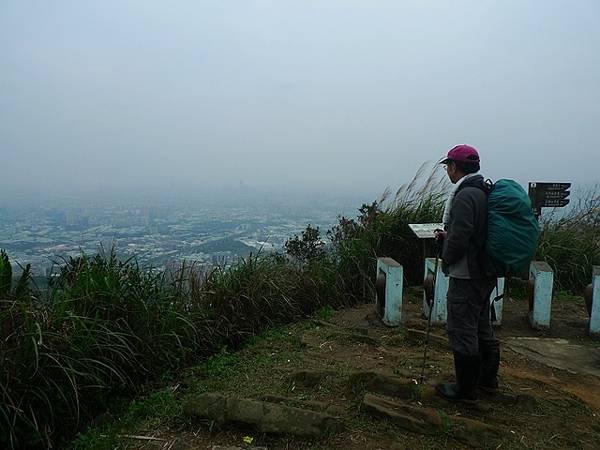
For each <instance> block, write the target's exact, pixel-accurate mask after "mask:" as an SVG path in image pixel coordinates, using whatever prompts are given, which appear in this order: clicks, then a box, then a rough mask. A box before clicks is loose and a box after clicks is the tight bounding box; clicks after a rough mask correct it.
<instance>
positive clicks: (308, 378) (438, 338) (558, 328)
mask: <svg viewBox="0 0 600 450" xmlns="http://www.w3.org/2000/svg"><path fill="white" fill-rule="evenodd" d="M525 308H526V305H522V304H520V303H518V302H512V301H508V302H507V305H506V310H505V323H504V325H503V326H502V328H501V329H499V330H498V334H499V336H500V337H501V339H502V340H503V341H506V340H507V339H509V338H510V337H514V336H529V337H540V338H544V337H559V336H556V334H562V336H560V337H567V338H569V339H571V340H573V341H574V342H577V343H578V345H583V346H587V347H586V348H589V349H590V351H598V347H599V344H598V342H597V341H592V340H590V339H589V338H587V336H586V333H585V320H586V318H585V312H584V311H583V305H582V304H581V305H580V304H578V303H577V301H571V302H570V303H564V304H557V305H555V307H554V310H555V315H554V316H553V317H554V322H553V329H552V330H551V331H549V332H545V333H542V332H536V331H532V330H531V329H530V328H529V327H528V325H527V323H526V321H525V319H524V317H525V313H526V310H525ZM579 308H581V311H579ZM420 314H421V305H420V301H419V299H418V298H416V297H413V298H412V300H411V301H409V302H406V303H405V310H404V321H405V323H404V326H403V327H402V329H401V330H399V329H390V328H386V327H385V326H383V325H382V324H381V322H380V321H379V319H378V318H377V316H376V313H375V311H374V308H373V306H372V305H365V306H362V307H358V308H352V309H347V310H344V311H339V312H337V313H335V314H334V315H333V316H332V317H330V318H328V319H327V320H325V321H323V320H322V321H311V322H310V324H308V325H305V326H303V327H300V326H299V327H295V328H294V327H291V328H290V330H289V331H288V332H287V333H288V334H287V335H286V336H284V338H282V339H280V340H277V339H275V340H272V341H268V345H267V344H264V343H263V344H260V343H259V344H258V345H256V346H250V347H249V348H247V349H246V350H243V351H242V352H241V354H242V357H243V358H245V357H246V356H247V357H248V358H249V359H247V360H246V359H243V361H259V362H260V364H258V365H257V366H256V367H254V365H253V363H242V364H241V365H235V366H232V367H233V369H232V371H231V373H229V372H227V373H228V375H227V377H228V378H227V377H225V378H223V380H222V382H220V384H219V383H217V382H214V381H211V380H212V378H206V379H202V376H204V375H201V376H200V380H201V381H200V382H201V383H204V384H202V386H203V387H202V389H199V388H197V386H196V387H194V388H190V389H188V391H187V392H186V394H185V396H184V397H185V398H189V397H190V396H193V395H194V394H193V390H194V389H196V390H198V392H214V391H215V390H218V391H219V392H221V393H224V394H225V395H231V396H235V397H237V398H253V399H262V400H265V399H266V400H269V401H270V402H276V403H279V404H282V405H287V406H291V407H301V408H303V409H305V410H311V411H321V412H324V413H327V414H330V415H332V416H334V417H337V418H338V419H339V420H340V421H341V423H342V424H343V428H344V430H343V431H337V432H336V433H333V434H330V435H327V436H326V437H321V438H316V439H299V438H293V437H289V436H277V435H274V436H273V435H270V434H264V433H258V432H256V431H252V429H251V428H248V427H244V426H239V425H234V426H232V425H225V426H224V427H222V428H218V427H214V423H211V422H210V421H202V420H199V421H198V420H196V419H192V420H191V421H190V420H188V419H186V421H184V422H183V425H182V424H181V423H180V424H179V425H178V427H179V429H177V430H176V429H173V427H169V426H166V427H165V426H161V427H159V428H158V429H148V428H147V427H146V428H145V425H144V423H141V424H140V425H139V427H138V428H137V429H136V430H135V431H136V434H139V435H142V436H143V435H150V436H152V437H154V438H156V439H162V440H160V441H141V442H138V441H135V440H134V439H126V438H124V439H123V440H122V442H121V446H122V447H127V448H170V449H171V450H173V449H188V448H198V449H200V448H202V449H212V448H219V447H218V446H224V447H222V448H227V446H229V448H252V447H253V446H254V447H258V448H260V447H263V448H269V449H344V450H358V449H401V448H410V449H412V448H415V449H416V448H470V447H481V448H534V449H546V448H582V449H598V448H600V379H599V378H597V377H594V376H591V375H582V374H573V373H570V372H568V371H564V370H559V369H556V368H552V367H549V366H546V365H544V364H540V363H538V362H535V361H532V360H530V359H529V358H527V357H526V356H524V355H522V354H520V353H517V352H513V351H511V350H510V349H509V348H507V347H506V346H505V347H504V348H503V351H502V365H501V369H500V372H501V385H502V386H501V394H500V395H498V396H497V397H492V398H483V399H482V400H481V401H480V402H479V404H478V405H477V406H475V407H473V406H466V405H455V404H451V403H448V402H446V401H444V400H442V399H440V398H438V397H436V396H435V395H434V393H433V386H434V385H435V383H436V382H437V381H439V380H441V379H447V378H451V377H452V374H453V364H452V355H451V352H450V349H449V348H448V345H447V341H446V338H445V330H444V329H443V328H437V329H434V330H433V333H434V336H433V339H432V344H431V349H430V353H429V358H428V363H427V366H426V371H425V383H424V386H423V387H418V386H415V382H414V380H416V379H418V377H419V374H420V367H421V362H422V357H423V353H422V352H423V345H422V344H423V342H422V335H423V331H424V329H425V325H426V322H425V321H424V320H423V319H422V318H421V317H420ZM409 329H410V330H414V331H409ZM565 335H566V336H565ZM245 354H247V355H246V356H244V355H245ZM273 361H276V363H273ZM244 364H251V365H252V367H248V366H247V365H246V366H244ZM240 367H248V370H247V371H245V370H244V369H241V370H240ZM242 372H245V373H242ZM194 376H196V377H197V375H194ZM212 377H213V378H214V375H212ZM191 383H192V384H194V383H197V380H195V381H193V382H191ZM194 386H195V385H194ZM411 386H412V387H411ZM182 398H183V397H182ZM182 401H183V400H182ZM250 440H251V441H252V442H251V443H250ZM215 446H217V447H215Z"/></svg>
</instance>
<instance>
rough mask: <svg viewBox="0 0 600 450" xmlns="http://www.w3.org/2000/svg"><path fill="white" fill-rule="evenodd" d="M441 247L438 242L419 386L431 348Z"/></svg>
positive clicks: (436, 244) (428, 303)
mask: <svg viewBox="0 0 600 450" xmlns="http://www.w3.org/2000/svg"><path fill="white" fill-rule="evenodd" d="M439 253H440V251H439V245H438V242H437V240H436V243H435V264H434V272H433V289H432V291H433V294H432V296H431V299H427V305H428V306H429V316H428V317H427V334H426V335H425V350H424V351H423V364H422V365H421V377H420V378H419V384H423V378H424V375H425V364H426V362H427V348H428V347H429V332H430V331H431V316H432V315H433V306H434V304H435V286H436V284H437V273H438V263H439V260H440V259H439Z"/></svg>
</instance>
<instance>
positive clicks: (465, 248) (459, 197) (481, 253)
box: [442, 175, 489, 279]
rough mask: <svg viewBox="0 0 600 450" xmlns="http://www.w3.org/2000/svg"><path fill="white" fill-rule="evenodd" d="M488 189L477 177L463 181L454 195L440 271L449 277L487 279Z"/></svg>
mask: <svg viewBox="0 0 600 450" xmlns="http://www.w3.org/2000/svg"><path fill="white" fill-rule="evenodd" d="M488 190H489V189H488V187H487V185H486V184H485V182H484V181H483V177H482V176H481V175H476V176H474V177H471V178H469V179H467V180H465V181H464V182H463V183H462V184H461V185H460V187H459V189H458V192H456V194H455V196H454V200H453V201H452V208H451V209H450V221H449V224H448V229H447V230H446V231H447V235H446V239H444V244H443V247H442V270H443V271H444V273H445V274H446V275H449V276H450V277H453V278H462V279H480V278H486V277H487V276H488V274H487V270H486V259H487V258H486V253H485V241H486V235H487V212H488V208H487V196H488V194H487V193H488Z"/></svg>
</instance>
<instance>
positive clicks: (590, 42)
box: [0, 0, 600, 195]
mask: <svg viewBox="0 0 600 450" xmlns="http://www.w3.org/2000/svg"><path fill="white" fill-rule="evenodd" d="M599 23H600V1H598V0H590V1H584V0H568V1H567V0H565V1H550V0H538V1H524V0H514V1H506V0H502V1H499V0H498V1H493V2H491V1H482V0H473V1H423V0H415V1H400V0H390V1H377V0H362V1H351V0H312V1H311V0H303V1H286V0H273V1H251V0H238V1H233V0H214V1H202V0H190V1H169V2H167V1H149V0H136V1H125V0H118V1H117V0H115V1H109V0H88V1H86V0H78V1H59V0H53V1H47V0H40V1H29V0H0V168H1V176H0V189H2V191H3V192H5V193H6V192H7V191H14V190H15V189H27V190H30V189H32V190H45V191H53V190H64V189H65V188H72V189H81V188H84V189H92V190H93V189H106V188H109V187H112V186H115V187H119V188H132V189H145V188H146V187H147V186H154V187H159V188H160V187H163V186H164V187H165V189H167V188H169V189H171V188H197V189H201V188H202V187H203V186H206V185H208V184H216V185H238V184H239V183H240V181H242V182H243V183H244V184H245V185H247V186H255V185H261V186H275V187H276V186H291V187H294V188H299V189H303V188H311V189H329V190H340V191H344V190H346V191H353V192H361V191H381V190H383V188H385V186H387V185H391V186H393V187H396V186H398V185H400V184H401V183H402V182H404V181H406V179H407V178H409V177H411V176H412V174H414V173H415V171H416V169H417V168H418V167H419V165H420V164H421V163H422V162H423V161H426V160H437V159H438V158H439V157H441V156H442V155H443V154H444V153H445V152H446V151H447V150H448V149H449V148H450V147H452V146H453V145H455V144H457V143H463V142H467V143H470V144H472V145H474V146H476V147H477V148H479V150H480V152H481V155H482V160H483V172H484V174H485V175H487V176H491V177H494V178H498V177H508V178H515V179H517V180H519V181H522V182H525V181H573V182H576V183H577V182H594V181H598V180H600V176H599V167H600V26H599ZM0 195H1V194H0Z"/></svg>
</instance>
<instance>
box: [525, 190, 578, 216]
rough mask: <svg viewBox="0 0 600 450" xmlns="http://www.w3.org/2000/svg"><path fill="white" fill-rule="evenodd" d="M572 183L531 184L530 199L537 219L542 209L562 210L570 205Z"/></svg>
mask: <svg viewBox="0 0 600 450" xmlns="http://www.w3.org/2000/svg"><path fill="white" fill-rule="evenodd" d="M570 187H571V183H537V182H535V183H529V198H530V199H531V206H532V208H533V211H534V212H535V215H536V217H539V216H540V215H541V214H542V208H560V207H563V206H567V205H568V204H569V201H570V200H569V198H568V197H569V195H570V194H571V191H569V188H570Z"/></svg>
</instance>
